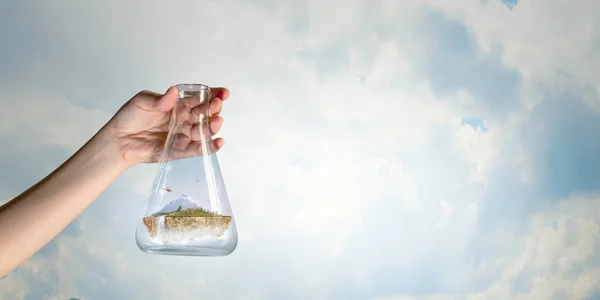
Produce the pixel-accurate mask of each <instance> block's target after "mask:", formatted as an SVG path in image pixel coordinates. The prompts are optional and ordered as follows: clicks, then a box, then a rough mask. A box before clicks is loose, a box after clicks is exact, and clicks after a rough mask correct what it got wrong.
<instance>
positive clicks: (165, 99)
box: [154, 86, 178, 112]
mask: <svg viewBox="0 0 600 300" xmlns="http://www.w3.org/2000/svg"><path fill="white" fill-rule="evenodd" d="M177 94H178V90H177V88H176V87H174V86H171V87H170V88H169V89H168V90H167V91H166V92H165V93H164V94H163V95H162V96H160V97H159V98H158V99H157V100H156V102H155V104H154V105H155V108H156V109H157V110H158V111H161V112H168V111H170V110H171V109H172V108H173V106H175V103H176V102H177Z"/></svg>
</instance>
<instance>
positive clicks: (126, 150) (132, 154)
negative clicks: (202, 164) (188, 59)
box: [106, 86, 229, 166]
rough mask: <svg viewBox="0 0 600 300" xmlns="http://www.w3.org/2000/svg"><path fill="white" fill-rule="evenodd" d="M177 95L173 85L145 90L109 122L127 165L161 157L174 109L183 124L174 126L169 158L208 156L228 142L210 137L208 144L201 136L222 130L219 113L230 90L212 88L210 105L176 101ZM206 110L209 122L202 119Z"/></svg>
mask: <svg viewBox="0 0 600 300" xmlns="http://www.w3.org/2000/svg"><path fill="white" fill-rule="evenodd" d="M177 97H178V90H177V88H176V87H174V86H172V87H170V88H169V89H168V90H167V91H166V92H165V93H164V94H163V95H160V94H158V93H154V92H150V91H142V92H140V93H138V94H137V95H135V96H134V97H133V98H131V99H130V100H129V101H127V103H125V104H124V105H123V107H121V109H120V110H119V111H118V112H117V113H116V114H115V116H114V117H113V118H112V119H111V120H110V121H109V122H108V123H107V126H106V127H107V129H108V131H109V132H110V133H111V135H112V136H113V138H114V140H115V141H116V143H117V145H118V148H119V150H120V152H121V158H122V160H123V162H124V163H125V164H126V165H127V166H132V165H135V164H139V163H154V162H158V161H159V160H160V158H161V155H162V153H163V149H164V146H165V142H166V141H167V135H168V133H169V126H170V122H171V119H172V118H173V117H174V115H173V113H172V110H173V108H175V112H176V114H177V121H178V123H179V124H180V125H179V126H177V127H175V131H174V133H175V134H174V135H173V138H174V141H173V146H172V150H173V151H172V153H171V154H170V155H169V158H170V159H178V158H184V157H191V156H198V155H206V154H210V153H213V152H216V151H219V149H220V148H221V147H222V146H223V144H224V142H225V141H224V140H223V139H222V138H217V139H214V140H212V139H209V140H210V142H209V143H211V144H208V145H207V144H203V143H202V141H201V137H202V135H204V134H207V135H209V136H212V135H214V134H216V133H217V132H218V131H219V130H220V129H221V126H222V125H223V118H222V117H221V116H219V113H220V112H221V109H222V107H223V105H222V104H223V101H224V100H226V99H227V98H228V97H229V90H228V89H226V88H211V93H210V96H209V99H211V101H210V103H209V104H207V105H199V101H185V100H188V99H184V100H180V101H179V103H177V102H178V101H177ZM190 99H192V98H190ZM197 99H198V98H196V100H197ZM175 104H177V106H176V107H175ZM203 110H204V111H206V110H208V111H209V113H208V117H209V118H210V119H209V121H208V122H206V121H201V116H203V115H204V114H205V113H203ZM200 123H202V124H200ZM199 127H203V128H199ZM204 138H206V137H204Z"/></svg>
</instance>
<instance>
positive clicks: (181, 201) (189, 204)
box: [156, 194, 199, 214]
mask: <svg viewBox="0 0 600 300" xmlns="http://www.w3.org/2000/svg"><path fill="white" fill-rule="evenodd" d="M179 206H181V210H185V209H189V208H198V207H199V206H198V204H196V202H194V200H192V198H191V197H190V196H188V195H187V194H182V195H181V196H179V198H177V199H175V200H173V201H171V202H169V204H167V205H165V206H164V207H163V208H162V209H161V210H159V211H158V212H156V213H157V214H158V213H163V212H172V211H175V210H177V208H179Z"/></svg>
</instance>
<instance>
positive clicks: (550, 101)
mask: <svg viewBox="0 0 600 300" xmlns="http://www.w3.org/2000/svg"><path fill="white" fill-rule="evenodd" d="M599 22H600V5H599V4H598V3H597V1H592V0H584V1H578V2H577V4H576V5H575V4H573V3H572V2H571V1H558V0H545V1H542V0H519V1H517V0H512V1H508V0H504V1H500V0H460V1H445V0H423V1H417V0H410V1H408V0H407V1H394V0H373V1H366V0H344V1H342V0H328V1H317V0H297V1H292V0H285V1H256V0H254V1H242V0H220V1H217V0H203V1H198V0H177V1H141V0H136V1H117V0H107V1H73V0H71V1H68V0H58V1H33V0H23V1H6V0H0V38H1V40H2V42H1V43H0V54H1V55H0V91H1V93H0V104H1V105H2V106H1V107H2V108H1V109H0V119H1V120H2V121H1V122H0V144H1V145H2V147H0V203H3V202H5V201H7V200H9V199H11V198H12V197H14V196H16V195H18V194H19V193H21V192H22V191H23V190H25V189H27V188H28V187H29V186H31V185H32V184H34V183H36V182H37V181H38V180H40V179H41V178H43V177H44V176H46V175H47V174H48V173H49V172H51V171H52V170H53V169H54V168H55V167H57V166H58V165H60V164H61V163H62V162H63V161H64V160H65V159H67V158H68V157H69V156H70V155H71V154H73V152H74V151H76V150H77V149H78V148H79V147H80V146H81V145H82V144H83V143H85V141H87V139H88V138H89V137H91V136H92V135H93V134H94V133H95V132H96V131H97V130H98V129H99V128H100V127H101V126H102V125H103V124H104V123H105V122H106V121H108V119H109V118H110V117H111V116H112V115H113V114H114V113H115V112H116V111H117V109H118V108H119V107H120V106H121V105H122V104H123V103H124V102H125V101H127V100H128V99H129V98H130V97H131V96H132V95H134V94H135V93H137V92H138V91H140V90H143V89H149V90H154V91H157V92H164V91H165V90H166V89H167V88H168V87H169V86H170V85H173V84H177V83H183V82H201V83H205V84H209V85H212V86H226V87H228V88H229V89H230V90H231V96H230V99H229V100H227V101H226V102H225V104H224V105H225V107H224V111H223V113H222V115H223V117H224V118H225V123H224V126H223V129H222V131H221V132H220V135H221V136H223V137H224V138H225V139H226V141H227V142H226V144H225V147H224V148H223V149H222V150H221V151H220V152H219V161H220V163H221V167H222V171H223V175H224V179H225V182H226V184H227V189H228V193H229V197H230V199H231V206H232V209H233V213H234V217H235V218H236V222H237V226H238V230H239V238H240V241H239V246H238V248H237V249H236V251H235V252H234V253H233V254H232V255H230V256H228V257H222V258H189V257H171V256H159V255H149V254H145V253H143V252H141V251H140V250H139V249H138V248H137V246H136V244H135V239H134V231H135V226H136V224H137V222H138V221H139V220H138V217H139V216H140V214H141V213H142V211H143V209H144V196H145V194H146V192H147V191H148V189H149V188H150V186H151V184H152V180H153V177H154V175H155V172H156V166H155V165H140V166H136V167H134V168H132V169H130V170H128V171H127V172H125V173H123V174H122V176H120V177H119V179H118V180H117V181H115V182H114V183H113V184H112V185H111V186H110V187H109V188H108V189H107V190H106V191H105V192H104V193H103V194H102V195H101V197H99V198H98V199H97V201H95V202H94V203H93V204H92V205H91V206H90V207H89V208H88V209H87V210H86V211H85V212H84V213H83V214H81V215H80V217H79V218H78V219H77V220H75V221H74V222H73V223H72V224H71V225H69V227H67V228H66V229H65V230H64V231H63V232H62V233H61V234H60V235H59V236H58V237H56V238H55V239H54V240H53V241H52V242H51V243H49V244H48V245H47V246H46V247H45V248H43V249H42V250H41V251H39V252H38V253H37V254H36V255H35V256H33V257H32V258H31V259H29V260H28V261H27V262H25V263H24V264H23V265H21V266H20V267H19V268H18V269H16V270H15V271H14V272H12V273H11V274H10V275H8V276H6V277H4V278H2V279H0V298H2V299H36V300H37V299H69V298H71V297H72V298H79V299H373V300H376V299H377V300H392V299H394V300H400V299H402V300H404V299H599V298H600V263H599V262H600V248H599V247H600V246H599V244H598V243H599V242H600V223H599V219H600V209H599V207H600V159H599V158H598V156H599V153H600V134H599V133H598V130H599V129H600V30H599V28H600V24H599Z"/></svg>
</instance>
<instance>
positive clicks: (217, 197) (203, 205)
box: [136, 84, 238, 256]
mask: <svg viewBox="0 0 600 300" xmlns="http://www.w3.org/2000/svg"><path fill="white" fill-rule="evenodd" d="M176 87H177V89H178V90H179V96H178V99H177V103H176V104H175V106H174V108H173V110H172V111H171V119H170V123H169V133H168V136H167V140H166V143H165V148H164V151H163V153H162V156H161V159H160V161H159V169H158V172H157V174H156V178H155V179H154V184H153V186H152V189H151V190H150V192H149V194H148V196H147V199H146V207H145V209H144V214H143V216H142V218H141V220H140V222H139V224H138V226H137V229H136V242H137V245H138V247H139V248H140V249H141V250H142V251H144V252H147V253H156V254H167V255H187V256H224V255H229V254H230V253H231V252H233V251H234V250H235V248H236V247H237V243H238V237H237V228H236V225H235V221H234V219H233V214H232V211H231V207H230V206H229V199H228V196H227V192H226V190H225V184H224V182H223V178H222V175H221V170H220V167H219V162H218V160H217V153H216V152H215V149H214V147H213V143H212V134H211V132H210V127H209V120H210V115H209V113H210V111H209V107H210V100H211V99H209V97H210V88H209V87H208V86H206V85H202V84H181V85H177V86H176Z"/></svg>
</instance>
